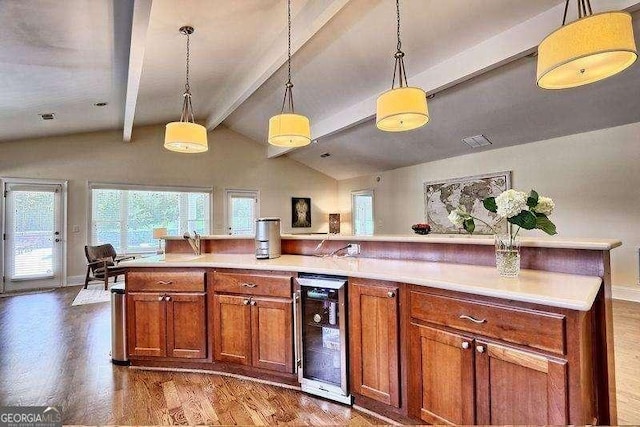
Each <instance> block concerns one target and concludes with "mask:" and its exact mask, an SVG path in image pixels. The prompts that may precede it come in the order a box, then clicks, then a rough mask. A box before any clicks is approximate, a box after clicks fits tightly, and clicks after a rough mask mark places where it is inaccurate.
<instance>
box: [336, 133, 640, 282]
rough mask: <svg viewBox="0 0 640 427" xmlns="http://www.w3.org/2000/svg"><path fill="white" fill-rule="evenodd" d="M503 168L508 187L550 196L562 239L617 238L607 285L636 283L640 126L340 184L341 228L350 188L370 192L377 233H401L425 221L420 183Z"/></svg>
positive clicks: (347, 217)
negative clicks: (508, 176) (509, 179)
mask: <svg viewBox="0 0 640 427" xmlns="http://www.w3.org/2000/svg"><path fill="white" fill-rule="evenodd" d="M452 143H453V144H459V142H458V141H452ZM503 170H511V171H513V175H512V178H513V181H512V183H513V187H514V188H517V189H520V190H523V191H528V190H530V189H531V188H534V189H535V190H537V191H538V192H539V193H541V194H544V195H548V196H550V197H552V198H553V199H554V200H555V203H556V210H555V212H554V214H553V217H552V219H553V221H554V222H555V223H556V225H557V227H558V233H559V235H561V236H562V237H593V238H598V237H599V238H613V239H619V240H621V241H622V242H623V246H622V247H620V248H617V249H614V250H613V251H612V265H613V269H612V270H613V284H614V285H617V286H634V285H636V284H637V283H638V247H639V246H640V123H635V124H631V125H625V126H620V127H616V128H610V129H604V130H599V131H594V132H588V133H582V134H577V135H570V136H566V137H562V138H555V139H550V140H546V141H539V142H535V143H531V144H526V145H520V146H515V147H508V148H502V149H497V150H491V151H485V152H480V153H474V154H469V155H466V156H461V157H455V158H451V159H445V160H440V161H435V162H429V163H423V164H420V165H415V166H410V167H405V168H400V169H396V170H392V171H388V172H384V173H381V174H379V176H380V177H381V180H380V182H379V183H377V182H376V180H375V176H365V177H359V178H353V179H349V180H343V181H339V182H338V203H339V206H340V211H341V212H342V213H343V217H342V219H343V224H342V227H343V228H342V231H343V232H346V233H349V232H350V230H351V225H350V210H351V196H350V192H351V191H352V190H361V189H366V188H372V189H374V190H375V209H374V210H375V218H376V233H377V234H396V233H401V234H407V233H411V229H410V226H411V225H412V224H414V223H417V222H422V221H424V218H425V216H424V196H423V187H422V184H423V182H425V181H434V180H439V179H447V178H456V177H463V176H469V175H478V174H483V173H488V172H497V171H503ZM538 233H541V232H540V231H539V230H537V231H533V232H530V235H537V234H538Z"/></svg>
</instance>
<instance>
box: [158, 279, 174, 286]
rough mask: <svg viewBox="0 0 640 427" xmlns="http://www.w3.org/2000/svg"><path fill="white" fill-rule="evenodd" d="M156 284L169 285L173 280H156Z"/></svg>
mask: <svg viewBox="0 0 640 427" xmlns="http://www.w3.org/2000/svg"><path fill="white" fill-rule="evenodd" d="M157 284H158V285H171V284H173V282H172V281H171V280H158V283H157Z"/></svg>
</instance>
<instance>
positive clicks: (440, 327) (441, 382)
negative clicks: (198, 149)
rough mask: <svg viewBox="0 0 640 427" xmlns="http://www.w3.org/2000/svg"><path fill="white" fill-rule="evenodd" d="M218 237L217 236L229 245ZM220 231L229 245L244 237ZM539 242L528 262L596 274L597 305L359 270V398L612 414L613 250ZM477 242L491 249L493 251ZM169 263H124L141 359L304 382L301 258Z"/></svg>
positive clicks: (434, 411) (586, 417) (473, 413)
mask: <svg viewBox="0 0 640 427" xmlns="http://www.w3.org/2000/svg"><path fill="white" fill-rule="evenodd" d="M220 242H221V241H218V242H216V244H215V247H216V249H217V250H218V251H222V252H224V250H225V249H224V245H223V244H221V243H220ZM224 242H225V243H229V246H228V247H229V248H231V249H230V250H231V251H232V252H233V251H236V250H237V248H238V247H241V246H242V245H241V244H233V240H232V239H226V240H224ZM180 243H182V242H180ZM305 245H308V243H305ZM434 246H437V245H434ZM291 247H292V246H291V245H290V244H283V248H289V250H291ZM396 247H397V245H396V246H393V245H392V246H391V250H390V251H389V252H388V254H393V253H394V252H393V248H396ZM167 248H168V249H169V248H171V246H170V245H167ZM440 249H443V250H444V251H445V252H447V251H449V250H450V249H451V248H450V247H446V245H442V246H441V247H440ZM529 249H531V250H529V251H523V258H524V259H523V262H524V263H525V264H527V265H529V266H531V265H532V264H536V263H537V264H536V267H538V269H539V270H542V268H540V267H543V265H542V264H545V263H546V264H547V265H546V267H547V269H548V270H549V271H561V272H563V273H568V272H571V273H574V274H575V273H578V272H582V274H583V275H586V276H591V277H593V276H595V277H594V279H593V283H596V287H594V289H595V290H596V292H594V295H595V297H594V298H592V300H591V301H590V302H589V304H590V308H589V309H584V310H582V309H574V308H563V307H560V306H558V305H556V304H555V303H549V304H546V303H542V302H541V303H531V302H523V301H518V300H515V299H509V298H497V297H489V296H481V295H476V294H472V293H468V292H459V291H453V290H448V289H442V288H441V287H440V285H438V286H436V285H435V284H434V286H428V285H426V284H424V283H421V284H412V283H406V282H402V281H391V280H378V279H369V278H366V277H350V278H349V283H348V292H347V294H348V304H349V310H348V312H347V313H346V315H347V317H348V338H349V389H350V391H351V393H352V396H353V398H354V404H355V405H356V406H358V407H362V408H365V409H367V410H371V411H373V412H375V413H377V414H380V415H382V416H384V417H388V418H389V419H392V420H394V421H396V422H400V423H408V424H416V423H424V422H426V423H431V424H615V423H616V412H615V388H614V387H613V384H614V381H613V380H614V370H613V366H614V365H613V347H612V344H613V343H612V334H611V292H610V274H609V252H608V250H587V249H580V250H573V251H572V252H571V256H567V257H564V258H562V257H561V258H562V260H560V261H559V260H558V259H557V258H555V257H553V256H551V255H550V254H549V253H546V252H545V251H551V252H555V251H563V250H562V249H557V248H555V249H545V248H535V249H534V248H529ZM474 250H475V251H477V252H478V253H479V254H481V255H478V259H480V260H482V259H484V257H485V255H482V253H484V252H486V251H487V250H491V248H490V247H489V249H487V248H486V247H475V249H474ZM429 251H431V252H434V251H435V249H434V248H433V247H430V248H429ZM177 252H181V251H177ZM467 252H469V250H467ZM375 255H376V256H380V250H376V251H375ZM303 258H307V257H300V259H301V262H302V261H304V259H303ZM169 259H170V257H169V256H168V257H167V260H169ZM238 259H240V258H238ZM461 259H463V260H467V261H468V260H469V258H468V257H465V256H463V257H461ZM167 260H158V261H157V262H155V263H154V262H152V261H144V260H142V261H140V262H139V263H138V264H136V262H135V261H134V262H131V263H129V264H128V271H127V291H126V292H127V304H128V309H127V315H128V319H127V320H128V340H129V342H128V352H129V356H130V359H131V362H132V365H134V366H136V367H149V368H167V369H190V370H204V371H214V372H220V373H223V374H233V375H242V376H247V377H253V378H256V379H259V380H263V381H269V382H273V383H278V384H283V385H285V386H288V387H297V386H298V381H297V374H296V370H297V366H296V358H295V354H294V349H293V347H294V345H293V340H294V337H293V326H292V324H293V321H292V294H293V292H294V291H296V290H298V289H299V287H298V285H297V283H296V278H297V271H305V270H304V269H303V268H302V267H300V269H299V270H297V271H296V269H293V268H292V269H290V270H288V271H283V270H282V269H279V270H274V269H273V268H272V269H269V268H268V266H266V267H265V269H264V270H260V269H256V267H255V266H252V267H249V268H245V269H238V268H223V267H220V266H216V265H212V266H211V267H209V268H207V267H204V266H202V265H198V266H197V267H196V266H192V265H191V264H188V263H185V266H184V267H176V265H178V264H176V263H170V262H168V261H167ZM447 260H448V261H450V259H447ZM550 260H551V261H553V262H551V261H550ZM238 262H239V261H238ZM318 262H320V261H318ZM480 264H482V262H481V263H480ZM478 268H485V267H478ZM578 270H579V271H578ZM541 277H542V276H541ZM549 277H551V274H550V275H549ZM553 277H555V278H556V279H557V278H558V275H556V276H553ZM563 277H564V276H563ZM574 277H576V276H571V275H567V276H566V278H567V281H570V280H572V278H574ZM496 280H498V279H496ZM247 283H250V284H251V286H246V284H247ZM514 283H515V282H514Z"/></svg>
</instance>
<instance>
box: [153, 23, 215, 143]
mask: <svg viewBox="0 0 640 427" xmlns="http://www.w3.org/2000/svg"><path fill="white" fill-rule="evenodd" d="M193 32H194V29H193V27H188V26H185V27H180V33H182V34H184V35H185V36H187V73H186V75H187V79H186V83H185V85H184V94H183V95H182V96H183V97H184V101H183V103H182V114H181V115H180V121H179V122H171V123H168V124H167V126H166V128H165V132H164V148H166V149H167V150H171V151H176V152H178V153H203V152H205V151H207V150H208V149H209V145H208V143H207V129H206V128H205V127H204V126H201V125H199V124H197V123H195V119H194V117H193V105H191V88H190V87H189V42H190V39H189V36H190V35H191V34H193Z"/></svg>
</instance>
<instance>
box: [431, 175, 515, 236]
mask: <svg viewBox="0 0 640 427" xmlns="http://www.w3.org/2000/svg"><path fill="white" fill-rule="evenodd" d="M510 188H511V171H506V172H495V173H490V174H486V175H477V176H467V177H464V178H455V179H449V180H445V181H433V182H425V183H424V207H425V219H426V222H427V223H429V224H430V225H431V233H438V234H456V233H466V232H465V231H464V230H462V229H458V228H457V227H456V226H455V225H453V224H452V223H451V222H450V221H449V219H448V218H447V216H448V215H449V213H450V212H451V211H452V210H453V209H455V208H456V207H458V206H464V207H465V208H466V209H467V212H469V213H471V215H473V216H475V217H477V218H480V219H482V220H483V221H486V222H488V223H489V224H491V225H492V226H493V227H494V228H495V229H496V231H498V232H499V233H506V232H507V222H506V221H500V218H498V217H497V216H496V214H494V213H492V212H489V211H488V210H486V209H485V208H484V206H483V205H482V200H483V199H484V198H486V197H490V196H493V197H495V196H497V195H499V194H500V193H502V192H503V191H505V190H508V189H510ZM474 234H493V232H492V231H491V229H490V228H489V227H487V226H486V225H485V224H483V223H482V222H480V221H476V230H475V232H474Z"/></svg>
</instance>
